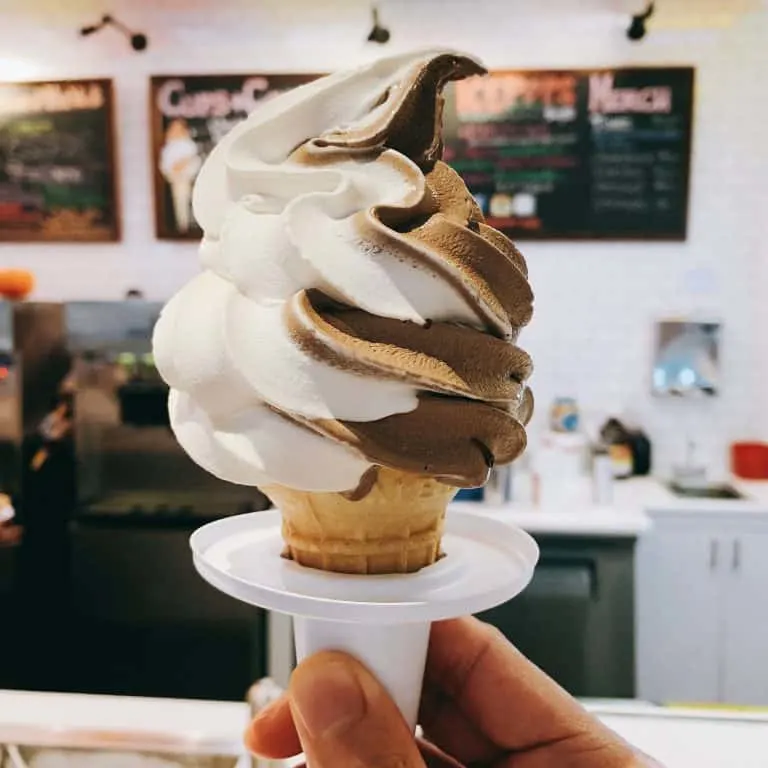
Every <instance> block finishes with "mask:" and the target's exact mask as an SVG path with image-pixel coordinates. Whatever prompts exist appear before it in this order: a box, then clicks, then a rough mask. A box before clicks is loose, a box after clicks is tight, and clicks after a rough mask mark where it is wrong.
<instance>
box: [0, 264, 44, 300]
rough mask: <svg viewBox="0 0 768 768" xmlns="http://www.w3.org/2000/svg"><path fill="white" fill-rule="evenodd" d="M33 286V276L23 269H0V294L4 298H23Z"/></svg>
mask: <svg viewBox="0 0 768 768" xmlns="http://www.w3.org/2000/svg"><path fill="white" fill-rule="evenodd" d="M34 287H35V278H34V276H33V274H32V273H31V272H27V270H25V269H0V296H2V297H3V298H4V299H11V300H18V299H25V298H26V297H27V296H29V294H30V293H32V289H33V288H34Z"/></svg>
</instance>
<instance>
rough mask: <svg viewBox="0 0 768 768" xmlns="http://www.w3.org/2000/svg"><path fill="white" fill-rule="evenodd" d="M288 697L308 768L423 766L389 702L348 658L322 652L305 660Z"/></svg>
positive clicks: (369, 676)
mask: <svg viewBox="0 0 768 768" xmlns="http://www.w3.org/2000/svg"><path fill="white" fill-rule="evenodd" d="M288 695H289V701H290V706H291V713H292V714H293V720H294V723H295V725H296V730H297V731H298V734H299V739H300V740H301V746H302V748H303V750H304V754H305V755H306V757H307V765H308V766H309V768H359V766H362V765H364V766H366V767H367V768H393V767H394V766H397V768H424V762H423V760H422V759H421V756H420V755H419V750H418V748H417V746H416V741H415V739H414V736H413V734H412V733H411V731H410V729H409V728H408V725H407V724H406V722H405V720H403V717H402V715H401V714H400V711H399V710H398V709H397V707H396V706H395V703H394V702H393V701H392V699H391V698H390V697H389V695H388V694H387V692H386V691H385V690H384V688H383V687H382V686H381V684H380V683H379V681H378V680H376V678H375V677H374V676H373V675H372V674H371V673H370V672H369V671H368V670H367V669H366V668H365V667H364V666H363V665H362V664H361V663H360V662H359V661H356V660H355V659H354V658H352V657H351V656H348V655H347V654H344V653H338V652H330V651H326V652H322V653H318V654H316V655H314V656H312V657H310V658H309V659H307V660H305V661H304V662H302V663H301V664H300V665H299V666H298V667H297V668H296V670H295V671H294V673H293V675H292V677H291V684H290V687H289V690H288Z"/></svg>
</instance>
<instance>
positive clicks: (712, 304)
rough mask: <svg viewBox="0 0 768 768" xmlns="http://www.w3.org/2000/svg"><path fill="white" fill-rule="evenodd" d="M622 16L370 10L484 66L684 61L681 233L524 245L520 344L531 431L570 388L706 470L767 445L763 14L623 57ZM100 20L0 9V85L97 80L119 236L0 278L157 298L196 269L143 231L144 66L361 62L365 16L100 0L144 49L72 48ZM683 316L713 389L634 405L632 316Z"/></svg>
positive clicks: (354, 5) (196, 69) (640, 342)
mask: <svg viewBox="0 0 768 768" xmlns="http://www.w3.org/2000/svg"><path fill="white" fill-rule="evenodd" d="M702 3H703V0H691V2H688V0H685V2H683V0H677V1H676V2H672V1H671V0H670V2H668V6H669V8H671V9H673V10H674V11H675V13H677V17H676V19H677V20H678V21H679V19H680V18H681V17H682V18H683V21H685V19H686V18H687V17H686V13H687V10H688V9H690V10H691V17H693V16H696V13H695V11H696V10H697V9H698V11H702V9H703V8H704V5H703V4H702ZM636 5H637V3H633V2H629V0H627V1H626V2H625V1H624V0H589V2H586V1H583V2H576V0H557V1H556V2H555V1H554V0H553V1H552V2H550V0H548V2H547V3H546V4H545V3H535V4H532V3H527V2H522V1H521V0H515V1H513V0H418V2H417V1H416V0H410V1H409V0H389V1H387V0H383V1H382V3H381V10H382V16H383V20H384V22H385V23H386V24H388V25H389V26H390V28H391V30H392V33H393V36H392V43H391V44H390V45H389V46H388V47H387V49H388V50H391V51H394V50H396V49H408V48H413V47H423V46H434V45H449V46H455V47H458V48H463V49H466V50H469V51H472V52H475V53H477V54H478V55H480V56H481V57H483V58H484V59H485V61H486V63H487V64H488V65H489V66H491V67H499V68H500V67H521V68H522V67H580V66H591V65H608V66H611V65H619V64H625V65H630V64H644V63H645V64H678V63H679V64H693V65H695V66H696V67H697V70H698V72H697V79H698V82H697V85H698V91H697V104H696V118H695V125H694V158H693V169H692V200H691V203H692V205H691V218H690V227H689V233H690V234H689V239H688V241H687V242H686V243H683V244H654V243H649V244H644V243H632V244H618V243H557V244H532V243H531V244H524V248H523V250H524V252H525V254H526V256H527V258H528V261H529V263H530V267H531V275H532V280H533V283H534V287H535V290H536V294H537V313H536V317H535V320H534V322H533V324H532V325H531V327H530V329H528V331H527V332H526V334H525V336H524V342H525V345H526V346H527V347H528V348H529V349H530V350H531V352H532V354H533V355H534V358H535V361H536V366H537V373H536V375H535V381H534V383H535V388H536V394H537V399H538V402H539V404H540V408H539V417H538V419H537V421H536V425H535V428H534V431H535V429H536V428H538V427H539V426H540V425H541V424H542V421H543V420H542V415H543V414H544V413H545V412H546V407H547V405H548V403H549V401H550V400H551V398H552V397H554V396H555V395H558V394H572V395H575V396H577V397H578V398H579V400H580V401H581V402H582V404H583V405H584V407H585V409H587V410H588V411H589V412H590V413H595V414H598V413H599V414H601V413H602V412H603V410H604V409H606V408H610V409H626V410H629V411H630V412H631V413H632V414H633V415H636V416H637V417H638V418H639V419H641V420H642V422H643V423H644V424H645V426H646V427H647V428H648V430H649V431H650V433H651V436H652V438H653V439H654V442H655V449H656V458H657V467H659V468H661V469H663V468H664V467H666V466H668V465H669V463H670V462H671V461H673V460H674V459H675V458H676V456H677V455H678V454H679V453H680V450H681V446H682V442H683V437H682V434H683V433H684V432H685V431H686V430H687V431H690V432H692V433H693V434H694V435H695V436H696V437H697V438H698V439H699V440H700V441H701V442H702V443H703V444H704V445H705V446H706V449H707V451H708V454H709V456H710V457H711V459H712V462H713V463H714V465H715V466H722V464H723V461H724V458H725V446H726V445H727V442H728V441H729V440H731V439H736V438H743V437H749V436H757V435H759V434H762V436H763V437H764V438H768V341H766V340H765V336H766V334H767V333H768V247H767V246H766V245H765V242H766V239H768V238H766V235H768V231H767V230H768V224H767V223H766V222H768V134H767V133H766V128H765V126H766V125H768V97H766V95H765V94H766V79H765V77H766V76H765V74H764V73H765V71H766V70H767V69H768V44H766V41H768V9H766V7H765V4H764V3H763V2H760V0H758V2H744V3H735V4H733V7H734V8H735V7H737V6H739V7H742V8H743V7H752V8H753V11H752V12H751V13H748V14H747V13H741V14H737V15H735V16H734V17H733V18H732V19H731V23H730V26H724V27H723V26H719V27H718V26H715V27H711V26H710V27H708V28H699V29H662V30H657V31H655V32H654V31H652V32H651V34H650V35H649V37H648V38H647V39H646V41H644V42H643V43H641V44H639V45H638V44H632V43H629V42H628V41H627V40H626V39H625V38H624V35H623V28H624V27H625V26H626V20H627V13H628V12H629V11H630V10H632V9H634V7H635V6H636ZM709 5H710V6H712V3H710V4H709ZM758 5H759V6H760V8H762V10H755V9H756V8H757V7H758ZM30 6H32V8H30ZM104 10H105V6H102V5H101V3H97V2H95V1H93V2H89V1H88V0H80V2H76V3H60V2H55V1H54V0H38V2H29V0H4V2H0V78H4V79H14V78H20V79H23V78H25V77H28V78H44V77H67V76H72V77H75V76H89V75H101V76H109V77H113V78H114V79H115V81H116V91H117V114H118V120H119V126H118V127H119V142H120V143H119V155H120V165H121V167H122V178H121V191H122V199H123V224H124V227H123V229H124V240H123V242H122V243H120V244H116V245H77V246H64V245H57V246H53V245H49V246H39V245H0V266H7V265H23V266H25V267H27V268H31V269H32V270H34V271H35V273H36V275H37V278H38V289H37V292H36V296H37V297H39V298H55V299H68V298H83V297H89V298H90V297H99V298H101V297H119V296H121V295H122V294H123V292H124V291H125V290H126V289H127V288H128V287H130V286H138V287H141V288H143V289H144V290H145V291H146V293H147V294H148V295H149V296H151V297H158V298H165V297H167V296H168V295H169V294H170V293H171V292H172V291H173V290H175V288H176V287H177V286H179V285H180V284H181V283H182V282H183V281H185V280H186V279H187V278H188V277H189V276H191V275H192V274H193V273H194V272H195V270H196V269H197V265H196V256H195V248H194V246H192V245H189V244H183V243H180V244H177V243H165V242H157V241H156V240H155V239H154V235H153V226H152V218H151V184H150V165H149V161H148V151H149V150H148V147H149V135H148V125H147V123H148V121H147V114H146V103H147V81H148V76H149V75H150V74H152V73H168V72H174V71H177V72H181V73H204V72H217V71H218V72H225V71H259V70H267V71H269V70H272V71H307V70H314V71H317V70H328V69H335V68H338V67H342V66H346V65H350V64H354V63H356V62H359V61H360V60H361V59H362V58H364V57H371V56H374V55H377V54H378V53H380V50H372V49H371V48H370V47H369V46H366V45H365V44H364V43H363V42H362V41H363V39H364V37H365V34H366V33H367V31H368V26H369V17H368V12H369V11H368V4H367V3H363V2H360V1H358V0H332V1H330V2H310V0H302V1H301V2H299V1H298V0H284V1H283V2H278V1H277V0H261V1H260V2H252V1H248V2H246V0H217V2H206V1H205V0H164V1H162V2H161V1H160V0H157V1H156V2H153V3H149V2H141V3H139V2H135V1H133V0H115V1H113V2H112V3H110V6H109V10H111V11H112V12H114V13H116V14H117V15H118V17H119V18H121V19H122V20H124V21H125V22H126V23H128V24H129V25H133V26H136V27H137V28H140V29H141V30H142V31H146V32H147V33H148V34H149V36H150V49H149V51H147V52H146V53H144V54H134V53H132V52H131V51H130V50H129V49H128V47H127V45H126V44H125V43H124V41H123V40H122V39H121V38H120V37H119V36H118V35H117V33H116V32H114V31H113V30H107V31H105V32H103V33H101V34H100V35H97V36H95V37H93V38H89V39H87V40H80V39H78V37H77V35H76V30H77V28H78V27H79V26H81V25H82V24H86V23H90V22H92V21H94V20H96V19H97V18H98V17H99V16H100V14H101V13H102V12H103V11H104ZM702 13H703V11H702ZM697 276H698V277H699V278H701V277H703V278H704V279H703V281H702V280H696V279H695V278H696V277H697ZM702 283H703V284H704V287H703V288H701V287H699V288H696V287H695V286H696V285H701V284H702ZM691 311H699V312H702V313H705V314H707V315H714V316H717V317H720V318H721V319H722V320H723V322H724V324H725V336H724V364H725V368H726V376H725V381H724V391H723V395H722V397H720V398H718V399H717V400H716V401H714V402H709V403H677V402H659V401H654V400H653V399H652V398H651V397H650V396H649V394H648V387H649V361H650V345H651V338H652V321H653V320H654V319H655V318H657V317H661V316H666V315H670V314H676V313H683V312H691ZM760 323H761V324H762V325H761V326H760V325H758V324H760ZM759 328H762V330H761V331H760V332H758V329H759Z"/></svg>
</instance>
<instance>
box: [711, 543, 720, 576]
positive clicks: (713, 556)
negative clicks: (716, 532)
mask: <svg viewBox="0 0 768 768" xmlns="http://www.w3.org/2000/svg"><path fill="white" fill-rule="evenodd" d="M718 549H719V547H718V542H717V539H712V540H711V541H710V542H709V570H710V571H714V570H715V568H717V553H718Z"/></svg>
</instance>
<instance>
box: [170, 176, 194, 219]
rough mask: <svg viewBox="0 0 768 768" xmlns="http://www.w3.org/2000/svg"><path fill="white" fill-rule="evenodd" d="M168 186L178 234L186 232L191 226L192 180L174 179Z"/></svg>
mask: <svg viewBox="0 0 768 768" xmlns="http://www.w3.org/2000/svg"><path fill="white" fill-rule="evenodd" d="M170 186H171V197H172V198H173V215H174V218H175V219H176V227H177V229H178V230H179V232H188V231H189V228H190V226H191V224H192V209H191V205H192V179H189V178H179V179H174V180H173V181H171V182H170Z"/></svg>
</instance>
